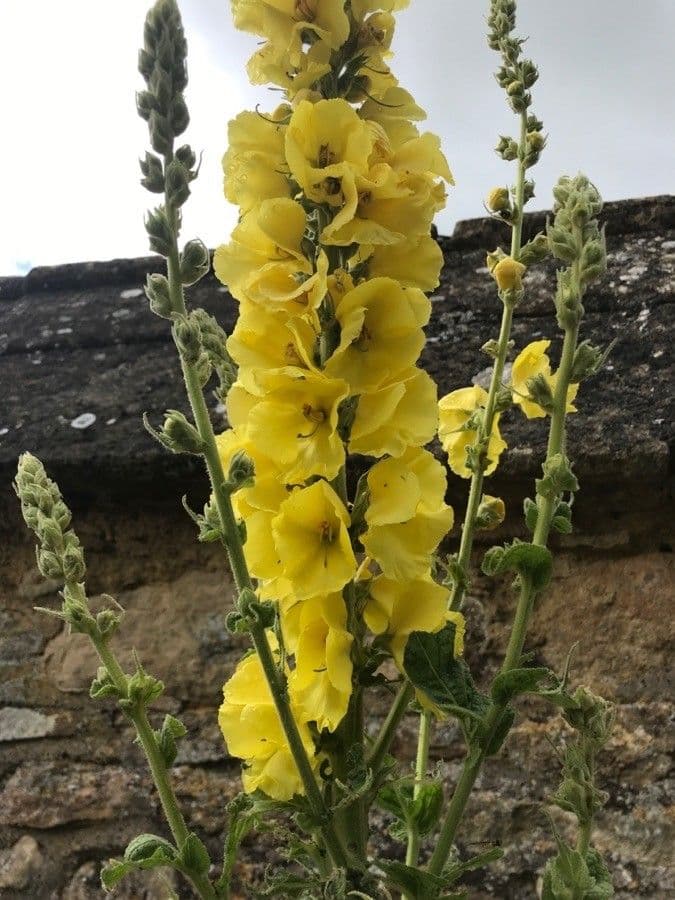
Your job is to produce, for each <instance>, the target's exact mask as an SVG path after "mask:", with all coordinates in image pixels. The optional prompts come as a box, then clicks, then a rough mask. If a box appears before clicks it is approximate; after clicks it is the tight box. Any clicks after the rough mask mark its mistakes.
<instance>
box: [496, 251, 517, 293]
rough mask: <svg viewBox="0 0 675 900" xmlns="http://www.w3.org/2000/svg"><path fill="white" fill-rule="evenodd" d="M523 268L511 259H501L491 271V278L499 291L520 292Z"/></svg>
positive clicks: (508, 257)
mask: <svg viewBox="0 0 675 900" xmlns="http://www.w3.org/2000/svg"><path fill="white" fill-rule="evenodd" d="M524 273H525V266H524V265H523V264H522V263H520V262H518V261H517V260H515V259H512V257H510V256H507V257H505V258H504V259H502V260H501V261H500V262H498V263H497V265H496V266H495V267H494V269H493V270H492V277H493V278H494V280H495V281H496V282H497V286H498V288H499V290H500V291H521V290H522V289H523V282H522V277H523V275H524Z"/></svg>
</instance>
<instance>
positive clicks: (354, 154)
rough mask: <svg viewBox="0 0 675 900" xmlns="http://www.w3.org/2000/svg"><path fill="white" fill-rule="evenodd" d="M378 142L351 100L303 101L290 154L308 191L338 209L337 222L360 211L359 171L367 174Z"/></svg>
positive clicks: (290, 133) (289, 134) (292, 127)
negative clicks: (374, 145)
mask: <svg viewBox="0 0 675 900" xmlns="http://www.w3.org/2000/svg"><path fill="white" fill-rule="evenodd" d="M372 147H373V141H372V137H371V133H370V130H369V128H368V126H367V125H366V123H365V122H363V120H362V119H360V118H359V116H358V115H357V113H356V111H355V110H354V109H353V108H352V107H351V106H350V105H349V103H347V101H346V100H341V99H336V100H320V101H319V102H318V103H310V102H309V101H307V100H303V101H302V102H300V103H299V104H298V105H297V107H296V108H295V110H294V112H293V115H292V116H291V120H290V122H289V123H288V128H287V129H286V159H287V161H288V166H289V168H290V171H291V174H292V176H293V178H294V179H295V181H297V183H298V184H299V185H300V187H301V188H302V190H303V191H304V193H305V195H306V196H307V197H309V198H310V200H313V201H314V202H315V203H325V204H327V205H328V206H330V207H333V208H334V209H337V210H338V211H337V212H336V214H335V218H334V219H333V227H334V228H338V227H339V226H340V225H342V224H344V223H345V222H348V221H349V220H350V219H351V218H352V217H353V215H354V213H355V211H356V204H357V192H356V181H355V179H356V175H357V174H365V173H366V171H367V168H368V157H369V156H370V153H371V151H372Z"/></svg>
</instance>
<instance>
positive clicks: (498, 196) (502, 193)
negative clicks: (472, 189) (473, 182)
mask: <svg viewBox="0 0 675 900" xmlns="http://www.w3.org/2000/svg"><path fill="white" fill-rule="evenodd" d="M485 202H486V205H487V208H488V209H490V210H492V212H502V211H503V210H505V209H508V208H509V206H510V205H511V200H510V198H509V189H508V188H505V187H496V188H492V190H491V191H490V193H489V194H488V195H487V199H486V201H485Z"/></svg>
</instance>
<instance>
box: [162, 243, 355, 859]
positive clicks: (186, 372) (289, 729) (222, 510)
mask: <svg viewBox="0 0 675 900" xmlns="http://www.w3.org/2000/svg"><path fill="white" fill-rule="evenodd" d="M167 264H168V279H169V290H170V292H171V298H172V303H173V308H174V310H175V311H176V312H178V313H182V314H185V299H184V296H183V286H182V284H181V280H180V267H179V257H178V247H177V244H176V241H175V240H174V245H173V247H172V249H171V253H170V254H169V257H168V261H167ZM179 356H180V359H181V367H182V370H183V377H184V379H185V387H186V390H187V394H188V399H189V401H190V406H191V408H192V414H193V416H194V421H195V426H196V427H197V430H198V432H199V435H200V437H201V439H202V442H203V446H204V449H203V455H204V460H205V463H206V468H207V471H208V475H209V480H210V482H211V488H212V490H213V496H214V499H215V504H216V508H217V510H218V516H219V518H220V523H221V526H222V529H223V535H224V539H225V545H226V547H227V554H228V558H229V561H230V566H231V568H232V574H233V576H234V581H235V584H236V586H237V589H238V591H239V592H241V591H242V590H244V589H245V588H248V589H249V590H252V589H253V582H252V580H251V576H250V573H249V571H248V566H247V564H246V558H245V556H244V548H243V544H242V541H241V536H240V533H239V529H238V528H237V521H236V518H235V515H234V510H233V508H232V500H231V497H230V495H229V493H228V491H227V490H226V488H225V473H224V472H223V467H222V463H221V461H220V455H219V453H218V447H217V445H216V439H215V435H214V432H213V426H212V425H211V419H210V417H209V411H208V407H207V406H206V401H205V400H204V394H203V392H202V388H201V383H200V380H199V376H198V373H197V371H196V369H195V367H194V366H193V365H191V364H190V363H188V362H187V361H186V360H185V359H184V357H183V356H182V355H181V354H179ZM251 638H252V641H253V645H254V647H255V649H256V652H257V653H258V657H259V659H260V663H261V665H262V668H263V671H264V673H265V677H266V679H267V682H268V685H269V689H270V693H271V694H272V699H273V700H274V705H275V707H276V710H277V713H278V714H279V719H280V721H281V724H282V727H283V729H284V733H285V735H286V739H287V741H288V746H289V749H290V751H291V754H292V755H293V759H294V761H295V765H296V767H297V769H298V773H299V774H300V778H301V780H302V783H303V787H304V789H305V793H306V796H307V799H308V800H309V803H310V805H311V807H312V811H313V812H314V814H315V816H316V817H317V820H318V821H320V822H321V823H322V824H321V831H322V834H323V838H324V841H325V844H326V848H327V850H328V852H329V853H330V855H331V858H332V860H333V862H334V863H335V864H336V865H338V866H343V867H345V868H347V867H348V866H349V861H348V858H347V854H346V852H345V850H344V848H343V847H342V845H341V843H340V841H339V839H338V836H337V833H336V832H335V829H334V826H333V825H332V823H331V822H330V813H329V810H328V809H327V807H326V805H325V803H324V800H323V797H322V795H321V791H320V789H319V786H318V784H317V781H316V778H315V777H314V772H313V771H312V766H311V763H310V761H309V757H308V755H307V751H306V750H305V747H304V744H303V743H302V738H301V737H300V732H299V730H298V726H297V723H296V721H295V718H294V716H293V713H292V711H291V707H290V704H289V700H288V692H287V688H286V684H285V678H283V676H282V674H281V672H280V671H279V669H278V668H277V665H276V663H275V661H274V656H273V654H272V650H271V648H270V644H269V640H268V637H267V633H266V632H265V629H264V628H263V627H262V626H254V628H253V629H252V630H251Z"/></svg>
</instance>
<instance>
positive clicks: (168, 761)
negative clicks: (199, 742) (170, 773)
mask: <svg viewBox="0 0 675 900" xmlns="http://www.w3.org/2000/svg"><path fill="white" fill-rule="evenodd" d="M155 733H156V734H157V742H158V744H159V749H160V752H161V754H162V757H163V759H164V765H165V766H166V767H167V769H170V768H171V766H172V765H173V764H174V762H175V761H176V756H177V755H178V747H177V745H176V741H177V740H179V739H180V738H183V737H185V735H186V734H187V728H186V727H185V725H183V723H182V722H181V721H179V720H178V719H176V718H175V717H174V716H170V715H166V716H165V717H164V722H163V723H162V728H161V730H160V731H159V733H157V732H155Z"/></svg>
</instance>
